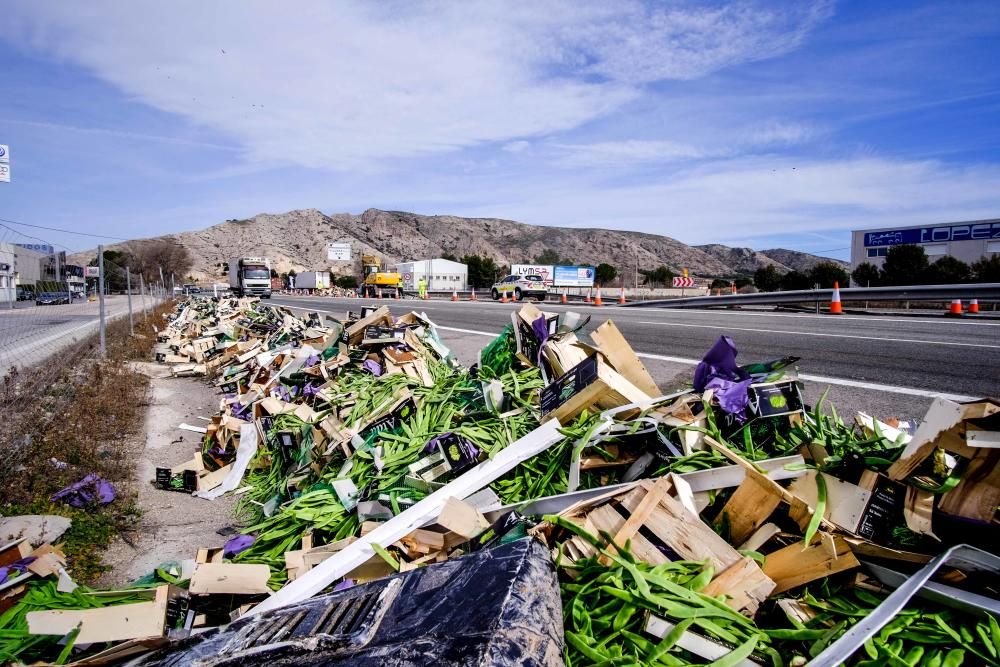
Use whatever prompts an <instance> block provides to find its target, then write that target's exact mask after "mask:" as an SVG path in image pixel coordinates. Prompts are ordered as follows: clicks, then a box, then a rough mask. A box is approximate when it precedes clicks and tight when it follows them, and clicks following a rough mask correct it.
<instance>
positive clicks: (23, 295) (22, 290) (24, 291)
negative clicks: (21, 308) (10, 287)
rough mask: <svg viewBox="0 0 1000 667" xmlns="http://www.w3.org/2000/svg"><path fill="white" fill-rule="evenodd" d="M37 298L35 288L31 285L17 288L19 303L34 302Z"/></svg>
mask: <svg viewBox="0 0 1000 667" xmlns="http://www.w3.org/2000/svg"><path fill="white" fill-rule="evenodd" d="M34 298H35V288H34V287H32V286H31V285H18V286H17V300H18V301H33V300H34Z"/></svg>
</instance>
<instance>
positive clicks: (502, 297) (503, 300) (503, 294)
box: [500, 292, 507, 303]
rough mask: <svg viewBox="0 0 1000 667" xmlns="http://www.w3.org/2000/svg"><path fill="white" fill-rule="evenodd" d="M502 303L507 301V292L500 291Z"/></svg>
mask: <svg viewBox="0 0 1000 667" xmlns="http://www.w3.org/2000/svg"><path fill="white" fill-rule="evenodd" d="M500 303H507V292H500Z"/></svg>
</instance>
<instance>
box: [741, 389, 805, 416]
mask: <svg viewBox="0 0 1000 667" xmlns="http://www.w3.org/2000/svg"><path fill="white" fill-rule="evenodd" d="M749 394H750V411H751V413H752V414H753V415H754V416H756V417H779V416H781V415H790V414H794V413H796V412H801V411H802V407H803V406H802V394H800V393H799V387H798V385H797V384H796V383H795V382H780V383H778V384H766V385H760V386H753V385H751V386H750V392H749Z"/></svg>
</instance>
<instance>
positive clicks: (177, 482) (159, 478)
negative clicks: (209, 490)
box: [155, 468, 198, 493]
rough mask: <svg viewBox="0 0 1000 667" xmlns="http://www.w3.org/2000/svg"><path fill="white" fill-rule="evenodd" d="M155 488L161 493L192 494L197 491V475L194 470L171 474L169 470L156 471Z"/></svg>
mask: <svg viewBox="0 0 1000 667" xmlns="http://www.w3.org/2000/svg"><path fill="white" fill-rule="evenodd" d="M155 484H156V488H158V489H162V490H163V491H179V492H180V493H194V492H195V491H197V490H198V473H197V472H195V471H194V470H182V471H181V472H177V473H175V472H172V471H171V470H170V468H157V469H156V483H155Z"/></svg>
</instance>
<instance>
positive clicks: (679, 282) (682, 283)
mask: <svg viewBox="0 0 1000 667" xmlns="http://www.w3.org/2000/svg"><path fill="white" fill-rule="evenodd" d="M674 287H694V278H685V277H683V276H674Z"/></svg>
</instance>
